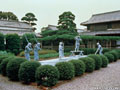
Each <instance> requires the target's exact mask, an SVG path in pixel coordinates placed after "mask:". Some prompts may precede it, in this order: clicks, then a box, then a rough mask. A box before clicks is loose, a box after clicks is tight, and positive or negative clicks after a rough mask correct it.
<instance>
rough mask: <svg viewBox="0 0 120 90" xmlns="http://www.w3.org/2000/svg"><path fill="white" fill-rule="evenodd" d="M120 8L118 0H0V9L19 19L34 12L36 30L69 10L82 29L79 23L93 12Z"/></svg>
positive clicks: (51, 22) (53, 23) (55, 21)
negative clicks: (11, 13)
mask: <svg viewBox="0 0 120 90" xmlns="http://www.w3.org/2000/svg"><path fill="white" fill-rule="evenodd" d="M116 10H120V0H0V11H5V12H8V11H10V12H13V13H14V14H15V15H17V17H18V18H19V20H21V18H22V17H23V16H25V14H26V13H28V12H32V13H34V14H35V16H36V18H37V19H38V21H37V22H36V23H37V25H36V27H37V30H36V32H40V30H41V28H42V27H47V26H48V25H57V23H58V20H59V15H61V14H62V13H63V12H66V11H71V12H72V13H73V14H74V15H75V21H74V22H75V23H76V25H77V28H78V29H84V28H85V27H83V26H81V25H80V23H81V22H84V21H86V20H88V19H90V17H91V16H92V15H93V14H98V13H104V12H110V11H116Z"/></svg>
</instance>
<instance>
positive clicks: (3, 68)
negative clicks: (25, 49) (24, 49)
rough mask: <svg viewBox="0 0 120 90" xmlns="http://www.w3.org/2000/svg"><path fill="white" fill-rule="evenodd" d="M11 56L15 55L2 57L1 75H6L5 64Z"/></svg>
mask: <svg viewBox="0 0 120 90" xmlns="http://www.w3.org/2000/svg"><path fill="white" fill-rule="evenodd" d="M13 58H15V57H14V56H9V57H8V58H5V59H3V61H2V62H1V64H0V71H1V74H2V75H3V76H6V67H7V64H8V62H9V61H10V60H12V59H13Z"/></svg>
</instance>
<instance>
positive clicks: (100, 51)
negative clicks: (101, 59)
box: [95, 42, 103, 55]
mask: <svg viewBox="0 0 120 90" xmlns="http://www.w3.org/2000/svg"><path fill="white" fill-rule="evenodd" d="M97 46H98V48H97V50H96V52H95V54H97V53H98V52H99V54H100V55H102V51H103V48H102V46H101V45H100V43H99V42H98V43H97Z"/></svg>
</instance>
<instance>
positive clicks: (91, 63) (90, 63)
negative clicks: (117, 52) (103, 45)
mask: <svg viewBox="0 0 120 90" xmlns="http://www.w3.org/2000/svg"><path fill="white" fill-rule="evenodd" d="M80 60H82V61H83V62H84V63H85V66H86V72H93V71H94V70H95V60H94V59H92V58H90V57H85V58H80Z"/></svg>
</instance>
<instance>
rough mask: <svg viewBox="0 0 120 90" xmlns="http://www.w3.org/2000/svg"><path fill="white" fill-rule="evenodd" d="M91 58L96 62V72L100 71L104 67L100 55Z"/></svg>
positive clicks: (92, 55) (93, 55)
mask: <svg viewBox="0 0 120 90" xmlns="http://www.w3.org/2000/svg"><path fill="white" fill-rule="evenodd" d="M89 57H91V58H93V59H94V60H95V70H99V69H100V68H101V67H102V59H101V57H100V56H99V55H95V54H91V55H89Z"/></svg>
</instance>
